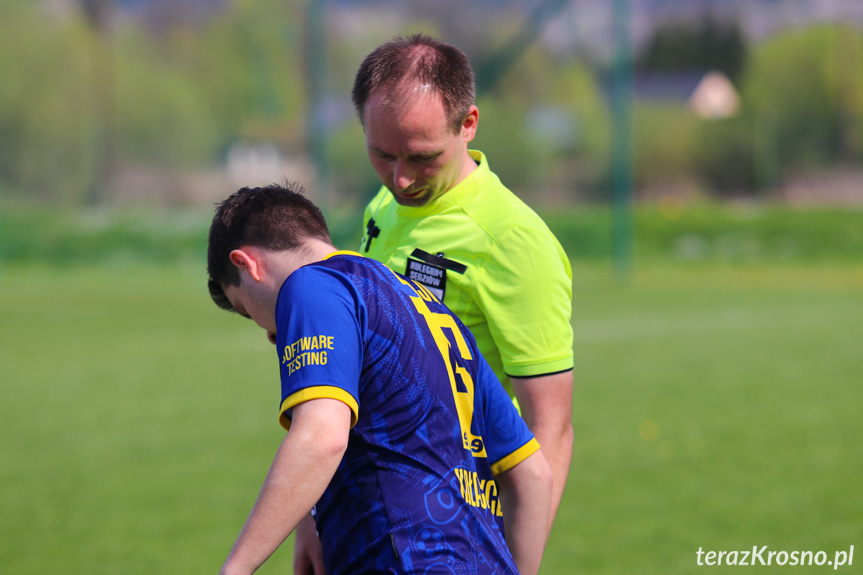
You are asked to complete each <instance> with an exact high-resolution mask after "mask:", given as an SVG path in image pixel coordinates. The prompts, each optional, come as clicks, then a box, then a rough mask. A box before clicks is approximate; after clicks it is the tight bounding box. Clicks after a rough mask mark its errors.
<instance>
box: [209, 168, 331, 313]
mask: <svg viewBox="0 0 863 575" xmlns="http://www.w3.org/2000/svg"><path fill="white" fill-rule="evenodd" d="M312 238H316V239H319V240H322V241H325V242H328V243H330V242H331V240H330V232H329V229H328V228H327V222H326V221H325V220H324V216H323V214H322V213H321V211H320V210H319V209H318V207H317V206H316V205H315V204H313V203H312V201H311V200H309V199H308V198H307V197H305V196H304V195H303V188H302V187H301V186H299V185H296V184H286V185H285V186H280V185H278V184H272V185H270V186H266V187H262V188H242V189H241V190H239V191H237V192H235V193H233V194H231V196H229V197H228V199H226V200H225V201H223V202H221V203H219V204H218V206H217V207H216V214H215V215H214V216H213V223H212V224H211V225H210V236H209V243H208V246H207V273H208V275H209V279H208V282H207V285H208V288H209V290H210V297H212V298H213V301H214V302H215V303H216V305H217V306H219V307H220V308H222V309H226V310H229V311H233V310H234V306H233V305H231V302H230V301H228V298H227V296H226V295H225V291H224V289H222V286H223V285H233V286H236V285H239V284H240V273H239V270H237V268H236V266H234V265H233V264H232V263H231V260H230V254H231V252H232V251H233V250H235V249H238V248H240V247H242V246H254V247H258V248H265V249H268V250H272V251H286V250H293V249H297V248H299V247H301V246H302V244H303V243H304V242H305V241H306V240H308V239H312Z"/></svg>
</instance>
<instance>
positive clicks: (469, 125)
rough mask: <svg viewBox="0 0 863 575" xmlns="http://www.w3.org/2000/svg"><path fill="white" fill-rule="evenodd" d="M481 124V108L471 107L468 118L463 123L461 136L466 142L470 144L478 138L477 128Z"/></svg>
mask: <svg viewBox="0 0 863 575" xmlns="http://www.w3.org/2000/svg"><path fill="white" fill-rule="evenodd" d="M478 124H479V108H477V107H476V106H471V107H470V109H469V110H468V111H467V116H466V117H465V119H464V121H463V122H462V123H461V135H462V137H463V138H464V140H465V142H470V141H471V140H473V138H474V136H476V127H477V125H478Z"/></svg>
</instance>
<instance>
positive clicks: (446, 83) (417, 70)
mask: <svg viewBox="0 0 863 575" xmlns="http://www.w3.org/2000/svg"><path fill="white" fill-rule="evenodd" d="M423 85H427V86H429V88H430V89H431V90H432V92H435V93H437V94H440V96H441V98H442V99H443V105H444V111H445V113H446V117H447V123H448V124H449V126H450V128H451V129H452V130H453V131H455V132H458V130H459V127H460V126H461V124H462V122H464V119H465V118H466V117H467V113H468V110H470V107H471V106H472V105H473V104H474V100H475V99H476V82H475V80H474V74H473V69H472V68H471V66H470V60H468V57H467V56H466V55H465V53H464V52H462V51H461V50H459V49H458V48H456V47H455V46H453V45H451V44H447V43H445V42H441V41H439V40H435V39H434V38H432V37H431V36H426V35H425V34H413V35H411V36H407V37H405V36H396V37H395V38H394V39H393V41H391V42H387V43H386V44H381V45H380V46H378V47H377V48H376V49H375V50H374V51H373V52H372V53H371V54H369V55H368V56H366V58H365V60H363V63H362V64H360V67H359V69H358V70H357V73H356V76H354V87H353V90H352V91H351V99H352V100H353V103H354V108H355V110H356V112H357V116H358V117H359V119H360V123H364V118H363V112H364V108H365V105H366V102H367V101H368V99H369V97H370V96H371V95H372V93H374V92H376V91H378V90H386V91H387V92H388V94H389V95H390V96H391V97H393V98H394V99H398V98H399V96H402V95H406V94H407V93H408V92H409V91H410V90H412V89H413V88H414V87H416V86H423Z"/></svg>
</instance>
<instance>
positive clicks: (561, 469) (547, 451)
mask: <svg viewBox="0 0 863 575" xmlns="http://www.w3.org/2000/svg"><path fill="white" fill-rule="evenodd" d="M510 379H511V381H512V389H513V391H514V392H515V397H516V398H517V399H518V404H519V407H520V408H521V415H522V417H523V418H524V420H525V422H526V423H527V426H528V427H529V428H530V430H531V431H532V432H533V434H534V435H535V436H536V439H537V441H539V444H540V445H541V446H542V452H543V454H544V455H545V458H546V459H547V460H548V464H549V466H550V467H551V471H552V473H553V474H554V491H553V493H552V498H551V516H550V518H549V528H550V527H551V523H553V522H554V518H555V515H556V514H557V508H558V507H559V506H560V500H561V498H562V497H563V488H564V487H565V486H566V478H567V475H569V465H570V462H571V461H572V442H573V431H572V371H571V370H570V371H565V372H563V373H556V374H553V375H542V376H539V377H512V378H510Z"/></svg>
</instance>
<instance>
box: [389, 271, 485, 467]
mask: <svg viewBox="0 0 863 575" xmlns="http://www.w3.org/2000/svg"><path fill="white" fill-rule="evenodd" d="M388 269H389V268H388ZM390 271H392V270H390ZM392 273H393V275H394V276H395V277H396V279H398V280H399V281H400V282H401V283H402V284H404V285H406V286H407V287H409V288H411V290H413V292H414V293H415V294H416V297H414V296H411V298H410V299H411V301H412V302H413V304H414V307H415V308H416V310H417V311H418V312H419V313H420V315H422V316H423V318H424V319H425V320H426V324H428V327H429V330H430V331H431V333H432V337H433V338H434V341H435V343H436V344H437V348H438V351H439V352H440V354H441V357H442V358H443V360H444V365H445V366H446V370H447V375H448V376H449V382H450V388H451V389H452V395H453V399H454V400H455V408H456V413H457V414H458V420H459V426H460V427H461V432H462V445H463V447H464V448H465V449H467V450H468V451H470V452H471V455H473V456H474V457H487V455H486V451H485V442H484V441H483V440H482V437H481V436H479V435H474V434H473V433H471V423H472V422H473V399H474V382H473V378H472V377H471V375H470V372H468V370H467V369H465V368H464V367H463V366H461V365H458V363H456V361H455V354H452V353H450V349H451V347H452V346H451V345H450V342H449V339H447V337H446V333H445V332H444V330H445V329H446V330H449V332H450V333H451V334H452V338H453V339H454V340H455V343H456V347H457V348H458V355H459V357H461V359H465V360H471V359H473V356H472V355H471V353H470V348H469V347H468V345H467V342H466V341H465V339H464V336H463V335H462V333H461V330H460V329H459V328H458V325H457V324H456V322H455V318H454V317H453V316H451V315H449V314H445V313H436V312H433V311H431V310H430V309H429V307H428V305H426V302H432V301H433V302H438V299H437V298H436V297H435V296H434V294H432V293H431V292H430V291H428V290H427V289H426V288H425V287H424V286H423V285H421V284H418V283H416V282H412V281H409V280H407V279H405V278H403V277H401V276H400V275H398V274H397V273H395V272H392ZM438 303H439V302H438ZM459 382H460V383H461V386H459ZM462 388H463V389H462Z"/></svg>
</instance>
